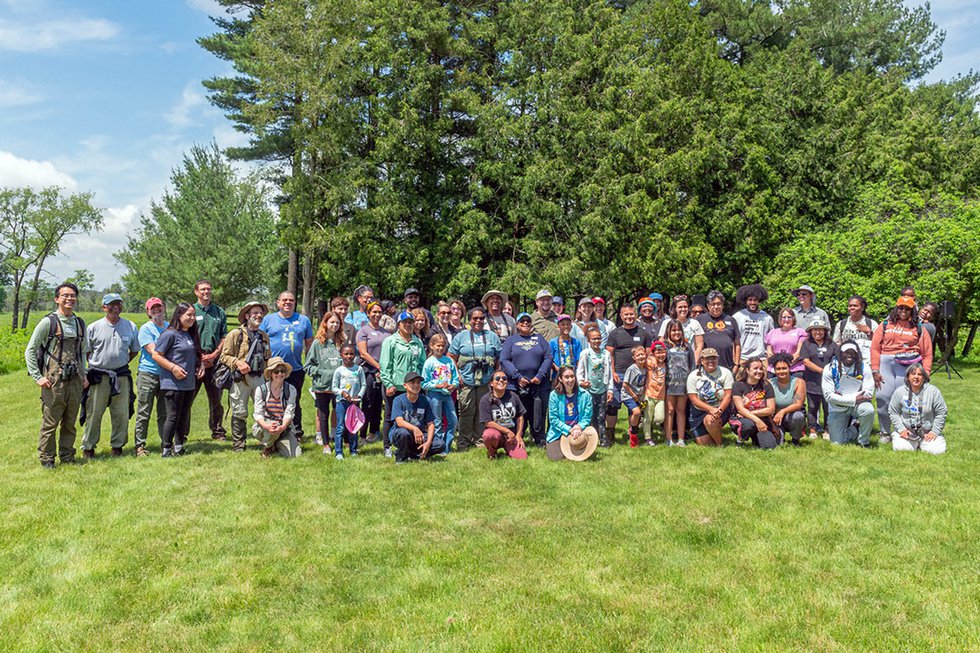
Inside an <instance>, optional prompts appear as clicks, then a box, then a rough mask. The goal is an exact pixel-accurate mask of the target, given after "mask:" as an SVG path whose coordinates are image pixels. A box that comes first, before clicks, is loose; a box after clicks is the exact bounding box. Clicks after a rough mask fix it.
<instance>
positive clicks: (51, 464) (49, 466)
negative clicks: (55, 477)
mask: <svg viewBox="0 0 980 653" xmlns="http://www.w3.org/2000/svg"><path fill="white" fill-rule="evenodd" d="M41 467H42V468H44V469H54V461H53V460H42V461H41Z"/></svg>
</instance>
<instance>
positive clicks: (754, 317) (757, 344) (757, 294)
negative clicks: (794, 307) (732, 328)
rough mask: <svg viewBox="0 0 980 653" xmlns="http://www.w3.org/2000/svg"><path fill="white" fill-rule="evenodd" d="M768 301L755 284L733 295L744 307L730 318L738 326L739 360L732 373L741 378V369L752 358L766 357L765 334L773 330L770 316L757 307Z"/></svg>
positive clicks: (760, 287)
mask: <svg viewBox="0 0 980 653" xmlns="http://www.w3.org/2000/svg"><path fill="white" fill-rule="evenodd" d="M767 299H769V293H768V292H766V289H765V288H763V287H762V286H760V285H759V284H757V283H754V284H751V285H748V286H742V287H741V288H739V289H738V292H736V293H735V303H736V304H738V305H739V306H744V307H745V308H743V309H742V310H740V311H738V312H736V313H735V315H733V316H732V318H733V319H734V320H735V322H736V323H737V324H738V331H739V346H740V350H739V359H740V360H738V361H736V362H737V363H738V364H737V365H736V366H735V369H734V370H732V372H733V373H734V374H735V377H736V378H738V377H739V376H741V368H742V367H744V365H745V363H747V362H749V361H750V360H752V359H754V358H765V356H766V334H767V333H769V332H770V331H772V330H773V329H774V328H775V325H774V324H773V321H772V316H771V315H769V314H768V313H766V312H765V311H761V310H759V305H760V304H762V303H763V302H765V301H766V300H767Z"/></svg>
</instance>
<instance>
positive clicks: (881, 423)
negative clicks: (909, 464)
mask: <svg viewBox="0 0 980 653" xmlns="http://www.w3.org/2000/svg"><path fill="white" fill-rule="evenodd" d="M913 363H922V366H923V367H924V368H925V370H926V374H931V373H932V338H930V337H929V332H928V331H926V330H925V329H923V328H922V325H921V324H919V320H918V316H917V315H916V313H915V300H914V299H912V298H911V297H904V296H903V297H899V298H898V301H896V302H895V308H893V309H892V312H891V313H890V314H889V316H888V318H887V319H886V320H885V321H884V322H882V323H881V325H880V326H879V327H878V328H877V329H876V330H875V333H874V336H872V338H871V373H872V375H873V376H874V383H875V388H877V393H876V395H875V401H876V403H877V406H878V428H879V438H878V440H879V442H881V443H883V444H887V443H889V442H891V432H892V423H891V418H890V417H889V415H888V405H889V403H890V402H891V398H892V395H893V394H894V393H895V391H896V390H897V389H898V388H899V387H900V386H901V385H902V384H903V383H904V382H905V372H906V371H908V367H909V365H912V364H913Z"/></svg>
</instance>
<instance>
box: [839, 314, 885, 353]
mask: <svg viewBox="0 0 980 653" xmlns="http://www.w3.org/2000/svg"><path fill="white" fill-rule="evenodd" d="M859 324H860V325H861V326H867V327H870V328H871V331H869V332H868V333H861V332H860V331H858V329H857V327H858V325H859ZM877 328H878V323H877V322H875V321H874V320H872V319H871V318H870V317H867V316H862V317H861V319H860V320H858V321H857V322H852V321H851V318H850V316H848V317H845V318H844V319H843V320H841V321H839V322H838V323H837V324H835V325H834V334H833V338H832V339H833V341H834V342H836V343H837V344H838V345H839V344H841V343H843V342H844V341H845V340H853V341H854V343H855V344H856V345H857V346H858V348H859V349H860V350H861V360H864V361H870V360H871V338H872V337H873V336H874V332H875V329H877Z"/></svg>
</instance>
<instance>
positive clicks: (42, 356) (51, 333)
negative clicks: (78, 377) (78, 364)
mask: <svg viewBox="0 0 980 653" xmlns="http://www.w3.org/2000/svg"><path fill="white" fill-rule="evenodd" d="M45 317H46V318H47V320H48V339H47V340H46V341H44V344H42V345H41V346H40V347H38V349H37V369H38V371H40V372H41V374H44V367H45V364H46V363H47V358H48V356H50V355H51V343H53V342H54V339H55V338H57V339H58V345H59V346H58V351H59V352H60V351H61V348H62V346H63V345H64V342H65V334H64V332H63V331H62V330H61V320H59V319H58V314H57V313H54V312H52V313H48V314H47V315H46V316H45ZM72 317H73V318H75V331H76V332H77V333H78V338H77V339H76V340H77V342H76V343H75V347H76V348H77V351H76V352H75V359H76V360H81V358H82V342H83V341H84V340H85V320H83V319H82V318H80V317H78V316H77V315H72ZM58 364H59V365H61V355H60V354H59V355H58Z"/></svg>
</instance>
